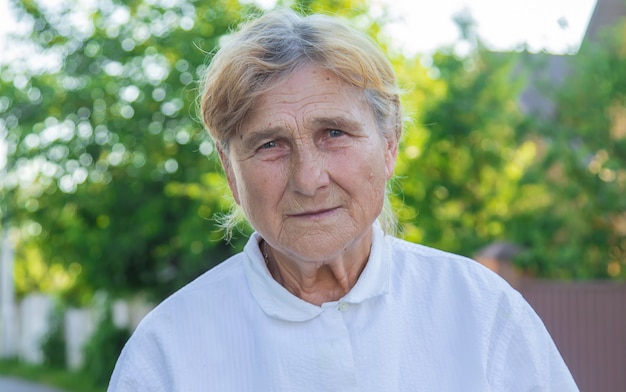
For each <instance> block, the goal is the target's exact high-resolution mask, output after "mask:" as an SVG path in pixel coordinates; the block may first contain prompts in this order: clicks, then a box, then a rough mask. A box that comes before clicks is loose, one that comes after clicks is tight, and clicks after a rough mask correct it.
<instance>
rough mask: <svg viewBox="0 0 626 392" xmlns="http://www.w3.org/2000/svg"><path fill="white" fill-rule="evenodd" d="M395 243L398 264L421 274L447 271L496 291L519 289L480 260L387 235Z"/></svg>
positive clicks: (389, 240)
mask: <svg viewBox="0 0 626 392" xmlns="http://www.w3.org/2000/svg"><path fill="white" fill-rule="evenodd" d="M386 238H387V241H388V243H389V244H390V245H391V251H392V252H393V260H394V264H396V263H402V264H404V265H403V266H401V267H402V268H409V269H414V270H417V271H418V273H420V274H427V275H434V274H437V275H439V274H444V275H445V276H447V277H449V278H450V279H461V280H467V281H471V283H472V284H480V285H484V286H486V287H490V288H491V289H495V290H498V291H499V290H505V291H512V292H515V290H514V289H513V288H512V287H511V286H510V285H509V284H508V282H506V281H505V280H504V279H502V278H501V277H500V276H499V275H498V274H496V273H495V272H493V271H491V270H490V269H488V268H487V267H485V266H483V265H482V264H480V263H479V262H477V261H476V260H473V259H471V258H469V257H466V256H461V255H458V254H454V253H451V252H446V251H443V250H440V249H435V248H431V247H428V246H425V245H421V244H416V243H412V242H409V241H406V240H403V239H400V238H397V237H392V236H387V237H386Z"/></svg>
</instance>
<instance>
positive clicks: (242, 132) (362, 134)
mask: <svg viewBox="0 0 626 392" xmlns="http://www.w3.org/2000/svg"><path fill="white" fill-rule="evenodd" d="M201 104H202V105H201V109H202V116H203V119H204V122H205V125H206V127H207V129H208V131H209V133H210V134H211V136H212V138H213V139H214V141H215V144H216V147H217V150H218V151H219V156H220V158H221V161H222V164H223V167H224V171H225V173H226V176H227V178H228V183H229V185H230V189H231V191H232V194H233V196H234V199H235V201H236V203H237V205H238V206H239V207H240V208H241V210H242V211H243V213H244V215H245V217H246V219H247V220H248V221H249V222H250V224H251V225H252V227H253V228H254V229H255V233H254V234H253V235H252V236H251V238H250V239H249V241H248V243H247V245H246V246H245V248H244V250H243V252H242V253H240V254H237V255H235V256H233V257H231V258H230V259H228V260H226V261H225V262H223V263H222V264H220V265H219V266H218V267H216V268H214V269H212V270H211V271H208V272H207V273H205V274H204V275H202V276H200V277H199V278H198V279H197V280H195V281H194V282H192V283H190V284H188V285H187V286H186V287H184V288H183V289H181V290H180V291H178V292H177V293H175V294H174V295H172V296H171V297H170V298H168V299H167V300H165V301H164V302H163V303H162V304H160V305H159V306H158V307H157V308H156V309H155V310H154V311H152V312H151V313H150V314H149V315H148V316H147V317H146V318H145V319H144V320H143V321H142V323H141V324H140V325H139V327H138V328H137V330H136V331H135V333H134V334H133V337H132V338H131V339H130V340H129V342H128V343H127V345H126V347H125V348H124V351H123V353H122V354H121V356H120V358H119V360H118V363H117V365H116V368H115V371H114V374H113V376H112V379H111V383H110V386H109V391H182V392H192V391H413V390H419V391H512V390H515V391H530V390H541V391H559V392H563V391H574V390H577V388H576V386H575V384H574V381H573V379H572V377H571V375H570V373H569V371H568V369H567V367H566V366H565V364H564V363H563V360H562V359H561V357H560V355H559V353H558V351H557V349H556V347H555V345H554V343H553V342H552V340H551V338H550V336H549V335H548V333H547V331H546V329H545V328H544V326H543V324H542V323H541V321H540V320H539V318H538V317H537V315H536V314H535V313H534V312H533V310H532V309H531V308H530V307H529V305H528V304H527V303H526V302H525V301H524V300H523V299H522V297H521V296H520V295H519V294H518V293H517V292H515V291H514V290H513V289H512V288H511V287H510V286H508V285H507V284H506V283H505V282H504V281H503V280H501V279H500V278H499V277H497V276H496V275H495V274H493V273H491V272H490V271H488V270H487V269H485V268H484V267H482V266H480V265H479V264H478V263H476V262H474V261H471V260H468V259H465V258H462V257H459V256H455V255H451V254H447V253H444V252H441V251H437V250H434V249H429V248H426V247H424V246H420V245H415V244H410V243H407V242H404V241H402V240H400V239H397V238H394V237H393V236H391V235H389V234H385V231H384V230H383V226H384V224H381V223H380V220H381V219H380V218H381V216H383V215H385V214H384V213H383V212H382V211H383V210H384V208H383V207H384V205H385V198H386V196H385V188H386V182H387V181H388V180H389V179H390V178H391V176H392V174H393V171H394V163H395V159H396V154H397V150H398V139H399V138H400V134H401V129H402V125H401V122H402V120H401V117H402V115H401V109H400V103H399V96H398V90H397V88H396V81H395V76H394V73H393V70H392V68H391V66H390V64H389V63H388V61H387V60H386V59H385V57H384V55H383V54H382V53H381V51H380V50H379V49H378V48H377V47H376V46H375V45H374V44H373V43H372V42H371V41H370V40H369V39H368V38H367V37H365V36H364V35H362V34H360V33H358V32H355V31H353V30H351V29H350V28H348V27H346V26H345V25H344V23H342V22H340V21H339V20H336V19H334V18H331V17H327V16H320V15H315V16H308V17H301V16H299V15H297V14H295V13H293V12H291V11H285V10H283V11H274V12H270V13H267V14H265V15H264V16H261V17H260V18H258V19H256V20H253V21H251V22H249V23H248V24H246V25H244V26H243V28H242V29H241V30H240V31H239V32H237V33H236V34H234V35H233V36H232V37H230V39H229V40H228V41H227V43H226V45H224V46H223V47H222V48H221V50H220V51H219V52H217V54H216V55H215V57H214V58H213V60H212V63H211V65H210V67H209V69H208V71H207V76H206V80H205V83H204V90H203V93H202V102H201ZM382 220H383V221H384V219H382Z"/></svg>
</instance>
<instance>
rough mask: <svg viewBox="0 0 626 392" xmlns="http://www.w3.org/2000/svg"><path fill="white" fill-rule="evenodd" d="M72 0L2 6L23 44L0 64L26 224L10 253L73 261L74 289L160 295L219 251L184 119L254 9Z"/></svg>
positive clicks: (14, 200)
mask: <svg viewBox="0 0 626 392" xmlns="http://www.w3.org/2000/svg"><path fill="white" fill-rule="evenodd" d="M78 5H79V4H78V3H75V2H71V1H70V2H65V3H62V4H61V5H60V6H59V8H57V9H47V8H45V7H44V6H43V5H40V4H39V3H35V2H30V1H16V2H14V7H15V9H16V11H17V13H18V16H19V17H20V18H21V19H22V20H23V22H24V23H29V24H30V25H31V26H32V32H31V34H30V35H29V36H27V37H26V38H25V40H26V41H27V42H28V43H30V45H32V46H33V47H34V48H36V51H35V50H33V51H34V52H35V53H36V54H35V55H32V54H31V53H32V52H31V53H29V55H28V56H27V57H25V58H22V59H16V60H15V61H13V62H11V63H10V64H3V65H2V69H1V71H2V80H1V81H0V83H1V85H0V91H1V93H0V112H1V113H2V121H1V122H0V124H1V126H2V127H3V128H4V129H6V130H7V132H8V138H7V140H8V149H9V161H8V168H9V173H8V176H7V180H6V181H5V186H4V192H6V193H7V200H8V207H9V209H10V211H12V213H13V214H14V216H13V221H14V222H15V223H16V224H18V225H19V228H20V229H22V231H23V232H25V233H27V232H30V234H33V235H30V236H25V237H24V238H25V239H27V241H26V242H27V243H30V245H28V244H26V243H24V244H22V246H21V248H20V249H22V251H23V250H24V249H28V248H29V246H30V247H31V248H36V249H37V250H38V251H39V252H41V254H42V257H43V258H44V259H45V260H46V263H47V265H58V266H63V267H64V268H69V269H72V267H73V271H76V274H75V277H76V278H78V279H79V280H80V281H82V282H83V283H85V284H83V285H82V286H83V287H90V288H91V289H92V290H93V289H95V288H99V289H105V290H109V291H112V292H117V293H120V292H124V291H136V290H138V289H148V288H149V289H148V290H150V291H152V292H153V293H155V294H156V295H157V296H159V297H161V296H163V295H165V294H166V293H169V292H171V291H172V290H174V289H175V288H177V287H179V286H180V285H181V284H182V282H186V281H188V280H190V279H192V278H193V277H195V276H197V275H198V274H199V273H200V272H202V271H204V270H206V269H208V268H210V267H211V266H212V265H215V264H217V263H218V262H219V261H221V260H223V259H224V258H225V257H226V256H227V255H229V254H230V253H231V252H232V247H231V246H229V245H226V244H224V243H223V242H221V241H219V240H220V237H221V234H220V232H219V230H218V228H217V227H216V226H215V224H214V223H213V222H212V221H211V220H210V219H209V218H211V217H212V216H213V214H215V213H216V212H219V211H222V210H224V209H225V208H226V207H227V201H225V199H224V197H223V195H224V194H225V193H226V189H227V188H226V184H225V182H224V180H223V178H222V176H221V174H220V169H219V164H218V163H217V161H216V159H215V154H213V153H212V152H213V151H212V145H211V143H210V142H209V141H208V138H207V137H206V136H205V133H204V131H203V129H202V126H201V124H200V123H199V121H198V120H197V118H196V116H195V96H196V94H197V91H196V90H197V86H196V81H197V80H198V78H199V77H200V75H201V73H202V70H203V69H204V65H205V63H206V58H207V54H208V53H210V52H211V51H212V50H213V49H214V48H215V47H216V46H217V44H218V40H219V38H220V37H221V36H223V35H224V34H226V33H227V32H228V31H229V28H230V26H231V25H233V24H235V23H236V21H238V20H240V19H241V18H242V17H245V15H246V14H248V13H250V12H254V11H255V8H254V7H252V6H245V7H244V6H241V5H240V4H239V3H238V2H236V1H206V2H192V1H189V2H187V1H181V2H176V5H174V6H171V5H169V2H161V1H154V2H149V3H145V2H139V1H134V2H102V3H99V7H98V8H96V9H93V10H83V11H82V12H78V11H76V8H79V9H80V7H78ZM77 18H84V20H83V21H82V23H77V22H76V20H77ZM46 59H51V63H52V65H49V66H48V67H41V66H39V64H37V63H39V62H45V61H46ZM33 63H34V64H33ZM237 245H238V244H237V243H235V244H234V246H237ZM21 254H22V255H23V253H21ZM75 287H81V285H78V286H75Z"/></svg>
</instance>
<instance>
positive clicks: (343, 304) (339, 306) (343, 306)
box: [337, 302, 348, 312]
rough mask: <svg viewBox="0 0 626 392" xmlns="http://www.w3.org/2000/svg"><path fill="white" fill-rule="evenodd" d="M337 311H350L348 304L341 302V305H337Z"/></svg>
mask: <svg viewBox="0 0 626 392" xmlns="http://www.w3.org/2000/svg"><path fill="white" fill-rule="evenodd" d="M337 309H339V311H341V312H345V311H346V310H348V303H347V302H339V304H338V305H337Z"/></svg>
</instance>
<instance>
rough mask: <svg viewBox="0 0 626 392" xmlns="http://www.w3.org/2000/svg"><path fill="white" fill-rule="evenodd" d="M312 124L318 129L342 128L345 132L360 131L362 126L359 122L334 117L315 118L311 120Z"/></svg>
mask: <svg viewBox="0 0 626 392" xmlns="http://www.w3.org/2000/svg"><path fill="white" fill-rule="evenodd" d="M313 124H314V125H315V126H316V127H318V128H342V129H345V130H352V131H356V130H360V129H362V128H363V125H362V123H361V122H360V121H357V120H353V119H351V118H346V117H343V116H335V117H316V118H314V119H313Z"/></svg>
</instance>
